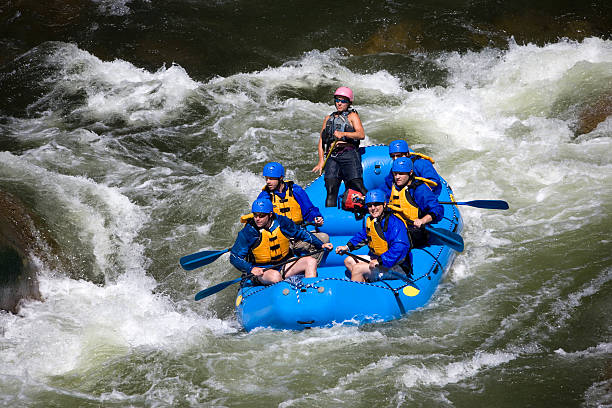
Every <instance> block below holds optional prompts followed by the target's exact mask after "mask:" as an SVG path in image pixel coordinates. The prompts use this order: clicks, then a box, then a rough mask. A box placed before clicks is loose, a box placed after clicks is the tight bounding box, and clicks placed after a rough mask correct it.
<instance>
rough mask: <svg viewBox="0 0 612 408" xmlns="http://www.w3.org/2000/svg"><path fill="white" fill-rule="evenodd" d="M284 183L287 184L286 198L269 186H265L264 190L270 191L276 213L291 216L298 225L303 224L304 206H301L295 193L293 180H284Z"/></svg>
mask: <svg viewBox="0 0 612 408" xmlns="http://www.w3.org/2000/svg"><path fill="white" fill-rule="evenodd" d="M283 183H285V186H286V190H285V198H281V197H280V196H278V195H277V194H274V192H272V191H270V189H268V187H267V186H266V187H264V188H263V191H266V192H268V194H269V195H270V201H272V205H273V206H274V212H275V213H277V214H279V215H284V216H285V217H287V218H290V219H291V221H293V222H295V223H296V224H298V225H300V224H303V223H304V217H303V216H302V207H300V204H299V203H298V202H297V200H296V199H295V196H294V195H293V181H291V180H284V181H283Z"/></svg>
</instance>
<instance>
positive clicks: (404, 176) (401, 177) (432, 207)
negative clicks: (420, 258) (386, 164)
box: [388, 157, 444, 248]
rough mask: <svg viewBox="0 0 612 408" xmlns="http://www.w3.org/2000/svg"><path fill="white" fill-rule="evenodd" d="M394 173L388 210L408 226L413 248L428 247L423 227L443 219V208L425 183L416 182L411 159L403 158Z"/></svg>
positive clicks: (396, 161) (426, 235)
mask: <svg viewBox="0 0 612 408" xmlns="http://www.w3.org/2000/svg"><path fill="white" fill-rule="evenodd" d="M391 171H392V173H393V187H392V188H391V196H390V198H389V206H388V207H389V208H390V209H391V210H393V211H394V212H395V213H396V214H397V215H398V216H399V217H400V218H401V219H402V221H404V223H405V224H406V227H407V228H408V237H409V238H410V242H411V248H418V247H422V246H425V245H427V241H428V240H429V236H428V235H429V234H427V231H426V230H425V229H423V228H421V227H422V226H424V225H425V224H429V223H433V222H437V221H439V220H441V219H442V217H444V208H443V207H442V206H441V205H440V203H439V202H438V198H437V196H436V195H435V194H434V193H433V192H432V191H431V189H430V188H429V187H427V185H426V184H425V182H424V181H423V180H417V179H416V177H415V175H414V167H413V164H412V160H410V158H408V157H400V158H399V159H397V160H395V161H394V162H393V166H392V167H391Z"/></svg>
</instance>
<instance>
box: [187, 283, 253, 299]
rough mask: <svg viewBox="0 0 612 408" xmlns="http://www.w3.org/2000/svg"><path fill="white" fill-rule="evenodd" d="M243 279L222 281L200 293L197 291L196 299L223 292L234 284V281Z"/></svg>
mask: <svg viewBox="0 0 612 408" xmlns="http://www.w3.org/2000/svg"><path fill="white" fill-rule="evenodd" d="M241 280H242V278H236V279H234V280H231V281H226V282H221V283H219V284H217V285H215V286H211V287H210V288H206V289H204V290H201V291H199V292H198V293H196V295H195V300H200V299H204V298H205V297H208V296H210V295H214V294H215V293H217V292H221V291H222V290H223V289H225V288H227V287H228V286H231V285H233V284H234V283H238V282H240V281H241Z"/></svg>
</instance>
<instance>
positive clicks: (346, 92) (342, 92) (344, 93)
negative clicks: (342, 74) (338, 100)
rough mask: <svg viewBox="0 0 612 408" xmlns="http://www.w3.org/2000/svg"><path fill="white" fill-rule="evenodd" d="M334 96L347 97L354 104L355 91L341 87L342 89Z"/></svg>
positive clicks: (337, 90)
mask: <svg viewBox="0 0 612 408" xmlns="http://www.w3.org/2000/svg"><path fill="white" fill-rule="evenodd" d="M334 96H346V97H347V98H349V101H351V103H353V91H352V90H351V88H349V87H346V86H341V87H340V88H338V89H336V92H334Z"/></svg>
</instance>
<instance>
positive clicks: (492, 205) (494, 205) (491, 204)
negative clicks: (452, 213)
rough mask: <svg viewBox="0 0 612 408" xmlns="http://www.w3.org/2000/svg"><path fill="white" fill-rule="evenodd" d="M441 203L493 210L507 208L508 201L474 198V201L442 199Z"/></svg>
mask: <svg viewBox="0 0 612 408" xmlns="http://www.w3.org/2000/svg"><path fill="white" fill-rule="evenodd" d="M439 203H440V204H451V205H468V206H470V207H475V208H488V209H491V210H507V209H508V208H510V206H509V205H508V203H507V202H506V201H503V200H472V201H440V202H439Z"/></svg>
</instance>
